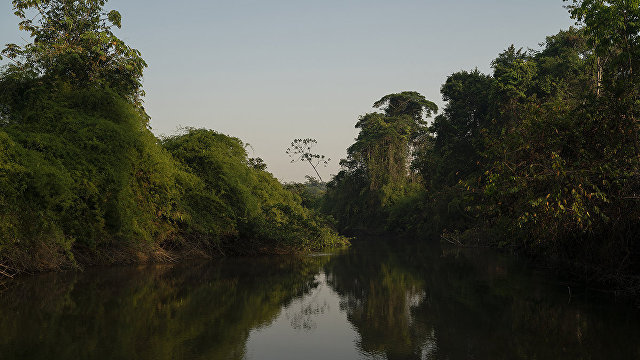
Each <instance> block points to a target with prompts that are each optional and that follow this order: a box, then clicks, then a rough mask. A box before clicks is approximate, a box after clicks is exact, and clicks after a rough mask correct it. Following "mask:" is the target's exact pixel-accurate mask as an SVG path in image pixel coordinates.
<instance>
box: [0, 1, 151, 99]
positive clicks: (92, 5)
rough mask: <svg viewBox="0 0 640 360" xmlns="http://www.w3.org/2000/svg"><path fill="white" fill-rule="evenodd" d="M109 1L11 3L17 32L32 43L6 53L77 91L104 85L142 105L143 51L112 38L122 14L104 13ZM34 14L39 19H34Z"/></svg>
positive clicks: (13, 46) (9, 46) (23, 66)
mask: <svg viewBox="0 0 640 360" xmlns="http://www.w3.org/2000/svg"><path fill="white" fill-rule="evenodd" d="M106 2H107V0H13V1H12V4H13V9H14V10H15V11H14V14H15V15H16V16H18V17H19V18H20V20H21V21H20V23H19V27H20V29H21V30H25V31H27V32H28V33H29V35H30V36H31V38H33V43H30V44H26V45H24V46H19V45H16V44H7V45H6V47H5V49H4V50H3V51H2V54H3V55H5V56H7V57H8V58H9V59H11V60H12V61H13V62H14V66H16V67H18V68H19V69H23V70H31V71H35V72H36V73H37V74H40V75H45V76H47V77H50V78H52V79H59V80H63V81H65V82H68V83H70V84H72V85H74V86H81V87H86V86H89V85H96V84H100V85H103V86H108V87H110V88H112V89H114V90H116V91H117V92H118V93H119V94H120V95H122V96H124V97H125V98H127V99H128V100H130V101H132V102H134V103H136V104H137V105H139V106H140V105H141V99H140V98H141V96H143V95H144V93H143V92H142V90H141V87H142V72H143V70H144V68H145V67H146V66H147V64H146V63H145V61H144V60H143V59H142V57H141V56H140V52H139V51H138V50H136V49H133V48H131V47H129V46H127V45H126V44H125V43H124V42H123V41H122V40H120V39H119V38H118V37H116V36H115V35H114V33H113V32H112V28H113V27H114V26H115V27H117V28H120V27H121V20H122V17H121V15H120V13H119V12H117V11H115V10H112V11H109V12H106V11H105V10H103V7H104V5H105V4H106ZM34 15H35V16H34Z"/></svg>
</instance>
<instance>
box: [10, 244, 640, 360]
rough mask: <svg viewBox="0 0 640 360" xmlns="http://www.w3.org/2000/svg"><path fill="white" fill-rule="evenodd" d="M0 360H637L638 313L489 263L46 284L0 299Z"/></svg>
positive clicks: (430, 256)
mask: <svg viewBox="0 0 640 360" xmlns="http://www.w3.org/2000/svg"><path fill="white" fill-rule="evenodd" d="M0 291H1V292H0V359H3V360H9V359H48V360H50V359H150V360H151V359H153V360H156V359H255V360H261V359H265V360H269V359H273V360H286V359H301V360H303V359H304V360H307V359H309V360H313V359H328V360H337V359H451V360H453V359H465V360H466V359H563V360H564V359H640V310H638V309H637V307H635V306H633V305H632V304H624V303H616V302H615V299H613V297H612V296H605V295H601V294H598V293H593V292H587V291H585V290H581V289H579V288H578V287H576V286H572V287H571V293H570V291H569V287H568V286H567V284H566V283H564V282H561V281H559V280H555V279H554V278H553V277H552V276H549V275H548V274H545V275H542V274H538V273H536V272H535V271H532V270H527V269H526V268H524V267H522V266H518V265H516V263H515V259H513V258H510V257H504V256H500V255H497V254H495V253H492V252H488V251H480V250H460V249H448V250H447V249H445V250H443V249H440V248H434V247H433V246H426V245H407V244H401V245H398V244H395V245H394V242H393V241H379V240H378V241H369V242H356V243H355V244H354V246H353V247H352V248H351V249H349V250H348V251H344V252H341V253H336V254H316V255H314V256H307V257H302V258H298V257H279V258H258V259H256V258H251V259H225V260H222V261H215V262H208V263H191V264H187V265H179V266H152V267H149V266H146V267H140V268H131V267H129V268H107V269H91V270H88V271H85V272H83V273H62V274H47V275H42V276H35V277H28V278H22V279H19V280H16V281H14V282H12V283H9V284H7V288H6V289H4V290H0Z"/></svg>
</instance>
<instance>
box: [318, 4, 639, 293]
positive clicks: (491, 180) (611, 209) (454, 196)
mask: <svg viewBox="0 0 640 360" xmlns="http://www.w3.org/2000/svg"><path fill="white" fill-rule="evenodd" d="M568 9H569V11H570V14H571V16H572V17H573V18H574V19H576V20H577V21H578V22H579V24H580V27H577V28H570V29H569V30H566V31H561V32H559V33H558V34H556V35H553V36H549V37H547V39H546V41H545V42H544V43H543V44H542V47H541V49H539V50H526V51H525V50H522V49H516V48H515V47H513V46H511V47H509V48H508V49H507V50H505V51H504V52H503V53H501V54H499V55H498V57H497V58H496V59H495V60H494V61H493V62H492V64H491V65H492V68H493V73H492V74H482V73H481V72H479V71H478V70H472V71H460V72H457V73H454V74H452V75H451V76H449V77H448V78H447V80H446V82H445V84H444V85H442V88H441V93H442V96H443V100H445V102H446V105H445V107H444V109H443V111H442V112H441V113H440V114H439V115H438V116H436V117H435V118H434V119H433V120H432V121H431V122H430V123H427V121H426V120H427V118H428V117H429V116H430V115H432V113H435V112H436V111H437V108H436V107H435V105H434V104H433V103H432V102H430V101H428V100H426V99H425V98H424V97H422V96H421V95H420V94H418V93H415V92H403V93H399V94H391V95H387V96H385V97H383V98H382V99H381V100H380V101H378V102H376V103H375V104H374V106H376V107H379V108H381V109H382V110H383V111H382V112H375V113H371V114H366V115H364V116H362V117H361V118H360V119H359V121H358V122H357V124H356V127H357V128H359V129H360V133H359V136H358V138H357V139H356V142H355V143H354V144H353V145H352V146H351V147H350V148H349V149H348V157H347V159H345V160H343V162H342V165H343V169H342V171H341V172H340V173H339V174H338V175H337V176H335V177H334V178H333V180H332V181H331V182H330V183H329V185H328V192H327V196H326V199H325V203H324V209H325V211H327V212H329V213H331V214H333V215H334V216H335V217H336V218H337V219H339V221H340V226H341V228H343V229H361V228H371V227H377V228H378V229H379V230H394V231H405V232H410V233H415V234H422V235H427V234H428V235H431V236H433V235H437V236H441V237H442V238H444V239H446V240H448V241H450V242H454V243H461V244H477V243H482V244H492V245H495V246H509V247H515V248H518V249H522V250H525V251H526V252H528V253H530V254H532V255H535V256H539V257H541V258H543V259H547V260H552V261H560V262H562V263H563V264H569V265H570V267H569V268H570V269H574V270H575V269H580V272H581V273H582V274H583V275H587V276H598V280H600V281H609V280H612V281H616V282H619V281H620V280H621V279H623V278H624V276H626V275H630V274H635V275H637V274H640V261H639V260H640V244H639V242H638V233H639V231H640V167H639V166H640V142H639V141H640V138H639V135H640V132H639V130H640V124H639V122H638V115H639V112H640V36H639V32H640V7H639V5H638V3H637V2H627V1H616V0H612V1H599V2H594V1H575V2H574V3H573V4H572V5H569V6H568Z"/></svg>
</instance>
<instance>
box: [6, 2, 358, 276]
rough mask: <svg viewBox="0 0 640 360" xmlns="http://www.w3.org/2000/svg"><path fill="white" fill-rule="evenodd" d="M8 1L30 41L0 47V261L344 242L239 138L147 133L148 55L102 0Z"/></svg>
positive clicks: (128, 258) (38, 264)
mask: <svg viewBox="0 0 640 360" xmlns="http://www.w3.org/2000/svg"><path fill="white" fill-rule="evenodd" d="M13 4H14V9H15V10H16V14H17V15H18V16H19V17H20V18H21V20H22V21H21V23H20V26H21V28H23V29H25V30H27V31H29V32H30V33H31V36H32V37H33V38H34V42H33V43H31V44H28V45H26V46H24V47H20V46H17V45H14V44H9V45H8V46H7V47H6V48H5V50H4V51H3V52H2V53H3V55H5V56H6V57H8V58H9V59H10V60H11V61H12V63H11V64H10V65H8V66H5V67H4V68H3V69H2V71H1V73H0V265H2V266H3V267H2V268H1V269H0V270H4V269H5V268H4V266H7V267H8V268H10V269H13V270H17V271H20V270H31V271H37V270H49V269H57V268H61V267H73V266H78V265H82V264H91V263H114V262H136V261H145V260H147V259H159V260H168V259H172V258H173V257H176V256H201V255H219V254H229V253H264V252H270V253H273V252H292V251H293V252H295V251H308V250H310V249H319V248H323V247H327V246H339V245H343V244H345V242H346V240H345V239H344V238H343V237H341V236H339V235H338V234H337V233H336V232H335V231H333V230H332V227H331V223H330V222H329V220H327V218H326V217H324V216H323V215H320V214H319V213H318V212H316V211H313V210H309V209H307V208H305V207H304V206H303V205H302V203H301V202H302V199H301V198H300V196H298V195H297V194H295V193H294V192H292V191H288V190H286V189H284V188H283V186H282V185H281V184H280V183H279V182H278V181H277V180H276V179H275V178H274V177H273V176H272V175H271V174H270V173H268V172H266V171H265V166H264V163H262V161H261V160H259V159H250V158H248V157H247V153H246V151H245V144H243V143H242V142H241V141H240V140H239V139H237V138H233V137H229V136H226V135H222V134H219V133H217V132H215V131H211V130H205V129H187V130H185V131H184V132H183V133H181V134H179V135H175V136H171V137H168V138H164V139H158V138H156V137H155V136H154V135H153V134H152V133H151V131H150V130H149V125H148V121H149V117H148V116H147V115H146V113H145V111H144V108H143V106H142V100H141V99H142V95H143V91H142V87H141V79H142V71H143V69H144V67H145V66H146V64H145V63H144V61H143V60H142V58H141V57H140V53H139V52H138V51H137V50H135V49H131V48H129V47H128V46H126V45H125V44H124V43H123V42H122V41H121V40H119V39H118V38H117V37H115V36H114V35H113V33H112V32H111V27H112V26H117V27H119V26H120V14H118V13H117V12H115V11H111V12H108V13H107V12H105V11H104V10H102V6H103V5H104V4H105V1H96V0H83V1H74V2H68V1H62V0H52V1H45V2H42V3H40V2H33V1H13ZM30 11H38V12H39V15H40V16H39V17H37V18H38V19H39V20H38V21H37V22H35V21H34V20H33V16H30V15H29V14H31V13H30ZM87 14H89V15H90V16H87Z"/></svg>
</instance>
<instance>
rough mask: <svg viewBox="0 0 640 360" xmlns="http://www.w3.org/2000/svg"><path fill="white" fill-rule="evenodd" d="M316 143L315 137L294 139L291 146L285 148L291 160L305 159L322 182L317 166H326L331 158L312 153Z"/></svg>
mask: <svg viewBox="0 0 640 360" xmlns="http://www.w3.org/2000/svg"><path fill="white" fill-rule="evenodd" d="M316 144H318V141H317V140H316V139H310V138H307V139H295V140H293V141H292V142H291V147H289V148H287V151H286V153H287V155H289V157H290V158H291V162H292V163H294V162H296V161H305V162H308V163H309V165H311V167H312V168H313V171H315V172H316V175H318V179H320V181H321V182H322V181H323V180H322V177H321V176H320V173H319V172H318V166H319V165H324V166H327V164H329V161H331V159H329V158H326V157H325V156H324V155H320V154H314V153H313V152H312V150H313V147H314V146H315V145H316Z"/></svg>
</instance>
